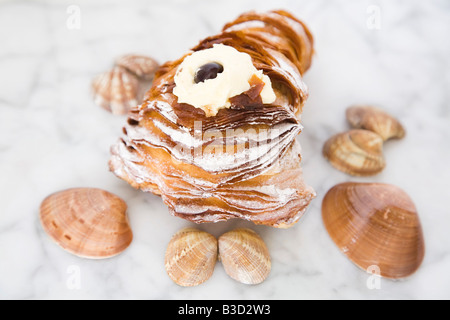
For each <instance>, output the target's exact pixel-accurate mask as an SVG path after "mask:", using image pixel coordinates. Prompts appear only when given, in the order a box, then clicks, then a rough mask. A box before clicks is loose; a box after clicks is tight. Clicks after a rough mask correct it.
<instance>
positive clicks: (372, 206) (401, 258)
mask: <svg viewBox="0 0 450 320" xmlns="http://www.w3.org/2000/svg"><path fill="white" fill-rule="evenodd" d="M322 218H323V222H324V224H325V227H326V229H327V231H328V234H329V235H330V237H331V239H332V240H333V242H334V243H335V244H336V245H337V246H338V248H339V249H340V250H341V251H342V252H343V253H344V254H345V255H346V256H347V257H348V258H349V259H350V260H351V261H352V262H353V263H355V264H356V265H357V266H359V267H360V268H362V269H363V270H366V271H367V270H368V269H369V268H370V267H373V266H376V267H377V269H378V270H379V271H380V275H381V276H383V277H386V278H393V279H398V278H404V277H407V276H409V275H411V274H412V273H414V272H415V271H416V270H417V269H418V268H419V267H420V265H421V263H422V260H423V258H424V254H425V244H424V238H423V233H422V227H421V224H420V220H419V216H418V214H417V210H416V207H415V206H414V203H413V201H412V200H411V198H410V197H409V196H408V195H407V194H406V193H405V192H404V191H403V190H401V189H400V188H398V187H396V186H393V185H388V184H381V183H354V182H347V183H342V184H338V185H336V186H334V187H333V188H331V189H330V190H329V191H328V192H327V194H326V195H325V197H324V199H323V202H322Z"/></svg>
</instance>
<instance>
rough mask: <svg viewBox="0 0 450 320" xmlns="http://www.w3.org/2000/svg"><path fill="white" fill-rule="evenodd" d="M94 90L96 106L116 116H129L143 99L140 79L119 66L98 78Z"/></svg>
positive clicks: (93, 84)
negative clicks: (131, 110)
mask: <svg viewBox="0 0 450 320" xmlns="http://www.w3.org/2000/svg"><path fill="white" fill-rule="evenodd" d="M92 90H93V94H94V102H95V104H97V105H99V106H100V107H102V108H103V109H105V110H107V111H109V112H111V113H113V114H116V115H123V114H127V113H128V111H129V110H130V109H131V108H133V107H136V106H137V105H138V102H140V99H141V98H142V97H140V95H141V94H140V88H139V81H138V78H137V77H136V76H135V75H133V74H131V73H130V72H128V71H127V70H126V69H124V68H122V67H119V66H116V67H114V68H113V69H111V70H110V71H108V72H104V73H102V74H99V75H98V76H96V77H95V78H94V80H93V81H92Z"/></svg>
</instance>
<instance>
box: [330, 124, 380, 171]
mask: <svg viewBox="0 0 450 320" xmlns="http://www.w3.org/2000/svg"><path fill="white" fill-rule="evenodd" d="M323 155H324V156H325V158H327V159H328V161H330V163H331V164H332V165H333V166H334V167H335V168H337V169H338V170H341V171H343V172H345V173H348V174H351V175H354V176H371V175H374V174H377V173H379V172H381V171H382V170H383V169H384V167H385V166H386V162H385V160H384V156H383V139H382V138H381V137H380V136H379V135H378V134H376V133H373V132H371V131H368V130H360V129H355V130H350V131H347V132H344V133H340V134H337V135H335V136H333V137H331V138H330V139H329V140H328V141H327V142H326V143H325V144H324V147H323Z"/></svg>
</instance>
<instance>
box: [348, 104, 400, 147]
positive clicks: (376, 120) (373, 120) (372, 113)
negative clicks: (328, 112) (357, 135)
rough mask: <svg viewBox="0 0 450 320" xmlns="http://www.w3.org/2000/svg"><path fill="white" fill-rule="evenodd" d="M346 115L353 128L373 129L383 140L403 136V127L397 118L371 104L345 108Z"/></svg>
mask: <svg viewBox="0 0 450 320" xmlns="http://www.w3.org/2000/svg"><path fill="white" fill-rule="evenodd" d="M346 117H347V120H348V122H349V123H350V124H351V125H352V126H353V127H354V128H357V129H366V130H370V131H373V132H375V133H377V134H379V135H380V136H381V138H383V140H384V141H386V140H389V139H393V138H395V139H401V138H403V137H404V136H405V129H404V128H403V126H402V125H401V123H400V122H399V121H398V120H397V119H395V118H394V117H393V116H391V115H390V114H388V113H386V112H384V111H383V110H381V109H378V108H375V107H372V106H352V107H350V108H348V109H347V111H346Z"/></svg>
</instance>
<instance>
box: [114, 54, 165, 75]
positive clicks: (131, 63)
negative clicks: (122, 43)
mask: <svg viewBox="0 0 450 320" xmlns="http://www.w3.org/2000/svg"><path fill="white" fill-rule="evenodd" d="M116 65H118V66H120V67H122V68H125V69H126V70H128V71H129V72H131V73H132V74H134V75H136V76H137V77H138V78H140V79H142V80H146V81H150V80H152V79H153V77H154V76H155V72H156V70H157V69H158V68H159V63H158V62H157V61H156V60H155V59H153V58H150V57H147V56H143V55H136V54H127V55H124V56H122V57H120V58H119V59H117V60H116Z"/></svg>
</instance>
